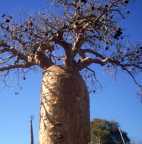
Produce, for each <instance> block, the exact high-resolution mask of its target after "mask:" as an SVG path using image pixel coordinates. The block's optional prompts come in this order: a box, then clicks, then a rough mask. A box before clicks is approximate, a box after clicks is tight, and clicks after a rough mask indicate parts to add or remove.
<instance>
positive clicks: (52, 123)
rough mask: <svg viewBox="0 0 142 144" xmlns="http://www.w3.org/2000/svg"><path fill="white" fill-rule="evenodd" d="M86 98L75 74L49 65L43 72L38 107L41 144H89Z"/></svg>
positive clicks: (83, 83)
mask: <svg viewBox="0 0 142 144" xmlns="http://www.w3.org/2000/svg"><path fill="white" fill-rule="evenodd" d="M89 117H90V116H89V95H88V91H87V88H86V85H85V82H84V81H83V79H82V77H81V76H80V74H79V73H78V72H71V71H68V70H65V69H64V68H62V67H60V66H55V65H54V66H51V67H49V68H48V69H47V70H45V71H44V74H43V80H42V90H41V108H40V134H39V141H40V144H88V143H89V141H90V118H89Z"/></svg>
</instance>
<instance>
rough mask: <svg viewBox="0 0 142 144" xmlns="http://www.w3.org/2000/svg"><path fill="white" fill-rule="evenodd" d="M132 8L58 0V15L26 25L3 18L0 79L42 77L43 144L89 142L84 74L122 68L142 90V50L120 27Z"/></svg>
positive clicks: (123, 0)
mask: <svg viewBox="0 0 142 144" xmlns="http://www.w3.org/2000/svg"><path fill="white" fill-rule="evenodd" d="M128 3H129V1H128V0H106V1H100V2H96V1H94V0H89V1H86V0H65V1H64V0H57V1H55V3H54V5H58V7H60V13H59V14H58V13H56V14H55V15H54V16H53V15H50V14H49V13H48V14H40V15H38V16H33V17H29V18H28V19H27V20H25V22H24V23H22V24H16V23H14V21H13V18H12V17H11V16H7V15H2V18H1V20H0V32H1V33H0V72H1V74H4V75H5V74H6V75H7V74H9V72H11V71H14V70H17V69H18V70H21V71H23V70H25V69H30V68H31V67H40V68H41V70H42V71H43V80H42V84H41V85H42V90H41V104H40V107H41V109H40V138H39V139H40V144H87V143H88V142H89V141H90V125H89V124H90V120H89V96H88V92H87V88H86V86H85V82H84V81H83V79H82V76H81V75H80V72H81V71H84V70H85V69H86V70H87V71H88V73H89V72H91V73H93V74H95V66H96V65H100V66H102V67H105V68H108V69H113V68H114V69H116V68H119V70H123V71H124V72H126V73H128V75H130V77H131V78H132V79H133V80H134V82H135V83H136V84H137V85H138V86H139V87H140V86H141V85H139V83H138V82H137V81H136V79H135V77H134V74H135V73H136V72H139V71H140V72H141V71H142V47H141V46H140V45H136V46H132V45H129V44H127V43H126V41H125V40H123V39H122V38H123V29H122V28H121V27H120V25H119V20H120V19H121V18H125V15H126V14H128V13H129V12H128V11H126V6H127V4H128ZM56 9H57V7H56V6H55V10H56ZM92 65H93V69H91V68H90V66H92ZM88 73H86V74H88ZM94 76H95V75H94ZM24 79H25V78H24Z"/></svg>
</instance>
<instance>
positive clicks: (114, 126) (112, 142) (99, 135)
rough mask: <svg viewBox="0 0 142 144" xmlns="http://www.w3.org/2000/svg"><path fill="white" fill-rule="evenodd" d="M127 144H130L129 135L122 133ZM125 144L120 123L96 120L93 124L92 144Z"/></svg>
mask: <svg viewBox="0 0 142 144" xmlns="http://www.w3.org/2000/svg"><path fill="white" fill-rule="evenodd" d="M121 133H122V136H123V139H124V141H125V143H126V144H130V139H129V137H128V136H127V133H126V132H124V131H122V130H121ZM99 143H101V144H123V140H122V137H121V134H120V131H119V125H118V123H116V122H114V121H107V120H102V119H95V120H93V121H92V122H91V144H99Z"/></svg>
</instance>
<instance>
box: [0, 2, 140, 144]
mask: <svg viewBox="0 0 142 144" xmlns="http://www.w3.org/2000/svg"><path fill="white" fill-rule="evenodd" d="M47 6H48V5H47V3H46V0H42V1H41V0H24V1H20V0H1V3H0V13H1V14H2V13H8V14H12V15H15V16H18V17H19V18H20V19H21V20H22V19H23V18H24V17H25V16H27V15H31V14H32V13H35V12H38V11H40V10H42V9H45V8H46V7H47ZM130 9H131V10H132V13H131V16H129V18H128V19H127V20H126V21H125V22H123V26H124V29H125V31H126V33H127V34H128V36H129V38H130V40H133V41H136V42H137V41H142V35H141V34H142V28H141V25H142V15H141V11H142V1H140V0H135V1H133V3H132V5H131V6H130ZM97 76H98V79H99V80H100V82H101V83H102V85H103V88H102V89H100V88H99V89H98V90H97V92H96V94H95V95H92V96H90V100H91V102H90V105H91V107H90V111H91V119H93V118H104V119H108V120H115V121H117V122H119V124H120V126H121V128H122V129H123V130H125V131H127V132H128V135H129V136H130V137H131V138H132V139H134V140H137V141H142V137H141V133H142V125H141V122H142V103H141V99H140V97H138V96H137V95H136V92H137V88H136V86H135V85H134V83H133V81H132V80H131V79H130V78H129V77H128V76H127V75H126V74H125V73H123V72H119V73H118V75H117V77H116V78H115V79H114V78H112V76H110V75H109V74H106V73H105V72H104V71H101V70H97ZM27 77H28V78H27V80H26V81H23V82H21V83H20V85H19V84H18V85H19V87H18V88H17V87H15V86H13V87H10V88H7V87H3V86H2V83H0V84H1V86H0V114H1V117H0V143H2V144H9V143H10V144H28V143H29V119H30V116H31V115H33V116H34V132H35V142H36V144H37V143H38V127H39V125H38V120H39V118H38V114H39V98H40V96H39V95H40V80H41V73H40V72H39V71H32V72H30V73H29V74H28V76H27ZM138 78H139V79H142V75H139V76H138ZM11 85H12V83H11ZM21 86H22V87H23V88H22V89H21V88H20V87H21ZM16 91H18V92H19V94H18V95H15V94H14V93H15V92H16Z"/></svg>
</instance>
